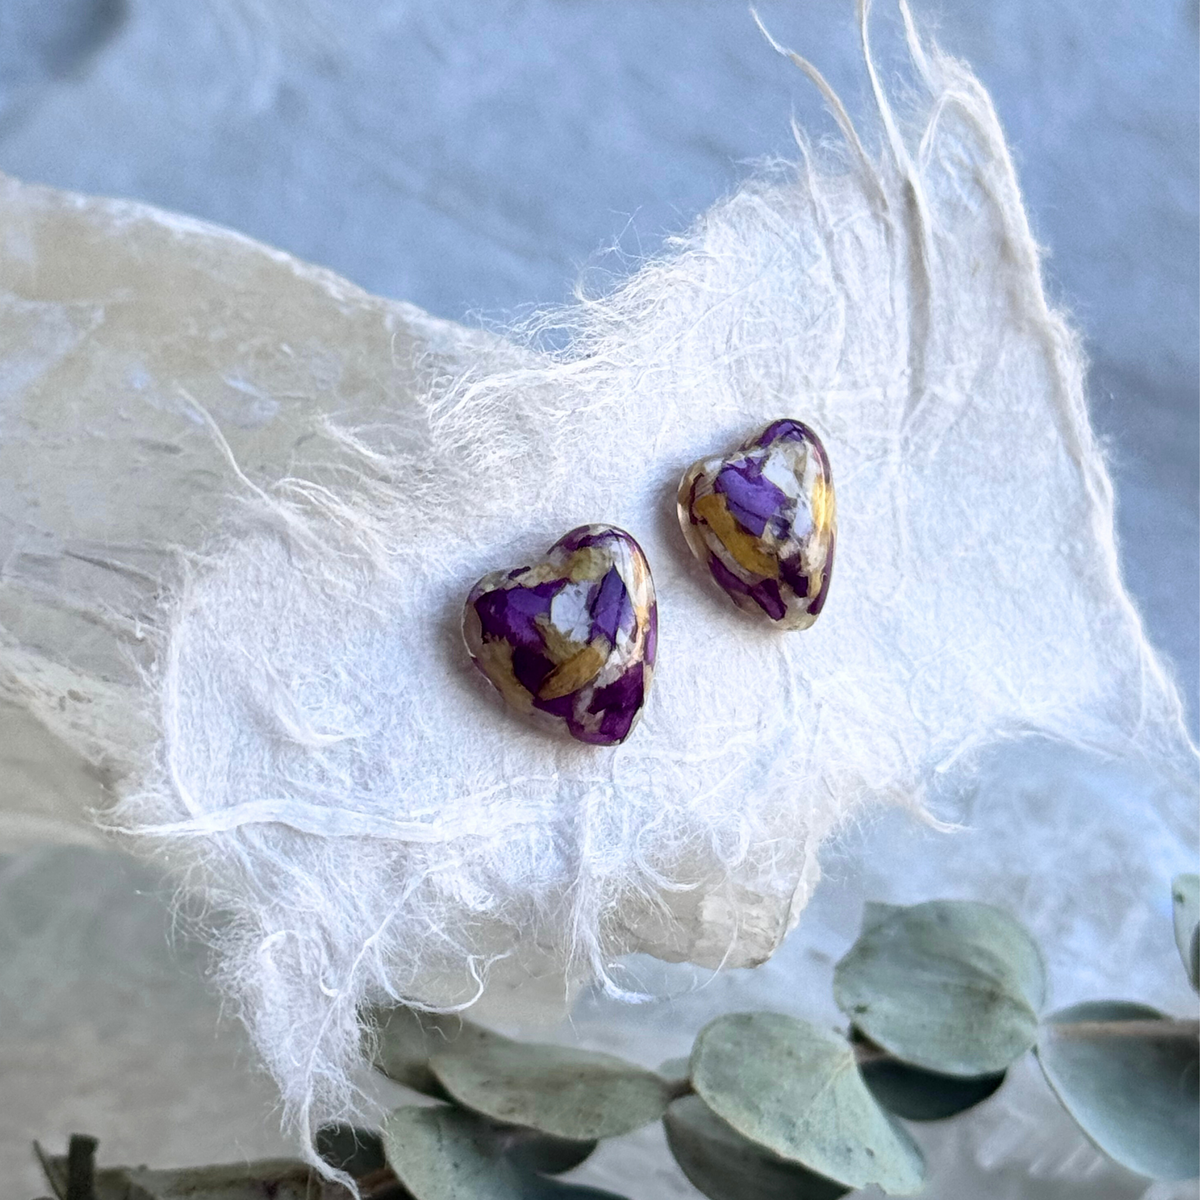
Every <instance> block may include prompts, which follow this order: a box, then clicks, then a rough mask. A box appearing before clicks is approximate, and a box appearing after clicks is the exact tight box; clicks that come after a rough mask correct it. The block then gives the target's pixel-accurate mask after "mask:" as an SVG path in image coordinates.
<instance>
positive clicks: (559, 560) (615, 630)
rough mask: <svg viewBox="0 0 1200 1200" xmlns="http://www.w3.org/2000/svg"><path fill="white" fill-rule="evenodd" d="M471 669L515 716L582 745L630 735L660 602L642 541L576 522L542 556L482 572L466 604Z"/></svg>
mask: <svg viewBox="0 0 1200 1200" xmlns="http://www.w3.org/2000/svg"><path fill="white" fill-rule="evenodd" d="M463 640H464V641H465V642H466V644H467V650H468V651H469V652H470V655H471V658H472V659H473V660H474V662H475V665H476V666H477V667H478V668H479V669H480V670H481V671H482V672H483V674H484V675H486V676H487V678H488V680H489V682H491V684H492V685H493V686H494V687H495V688H496V690H497V691H498V692H499V693H500V694H501V696H503V697H504V699H505V700H506V701H507V702H508V703H509V704H510V705H511V706H512V707H513V708H515V709H516V710H517V711H518V712H520V713H524V714H525V715H526V716H528V717H531V718H533V719H534V720H535V721H536V722H537V723H538V724H540V725H542V726H544V727H548V728H554V729H557V730H560V731H565V732H567V733H569V734H570V735H571V737H573V738H576V739H578V740H579V741H581V742H590V743H592V744H593V745H597V746H615V745H617V744H618V743H620V742H623V741H624V740H625V739H626V738H627V737H628V736H629V734H630V731H631V730H632V729H633V727H634V725H635V724H636V723H637V719H638V717H639V716H640V715H641V711H642V705H643V704H644V703H645V701H646V693H647V692H648V690H649V688H650V679H651V677H652V675H653V673H654V653H655V648H656V644H657V640H658V607H657V605H656V603H655V599H654V581H653V580H652V579H651V577H650V566H649V564H648V563H647V561H646V555H645V554H644V553H643V551H642V548H641V546H639V545H638V544H637V542H636V541H634V539H633V538H632V537H631V536H630V535H629V534H628V533H626V532H625V531H624V530H623V529H617V528H616V527H615V526H612V525H581V526H580V527H579V528H578V529H572V530H571V532H570V533H568V534H566V535H565V536H564V537H561V538H559V540H558V541H557V542H555V543H554V545H553V546H551V547H550V549H549V551H548V552H547V553H546V556H545V558H543V559H541V560H540V561H538V562H536V563H534V564H533V565H532V566H528V567H518V568H517V569H516V570H515V571H495V572H493V573H492V574H491V575H485V576H484V577H483V578H482V579H481V580H480V581H479V582H478V583H477V584H476V585H475V586H474V587H473V588H472V589H471V593H470V595H469V596H468V597H467V603H466V607H465V609H464V610H463Z"/></svg>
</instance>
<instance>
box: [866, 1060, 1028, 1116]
mask: <svg viewBox="0 0 1200 1200" xmlns="http://www.w3.org/2000/svg"><path fill="white" fill-rule="evenodd" d="M858 1069H859V1072H860V1073H861V1075H862V1077H863V1082H864V1083H865V1084H866V1085H867V1090H868V1091H870V1093H871V1095H872V1096H874V1097H875V1099H876V1100H878V1101H879V1103H880V1104H881V1105H883V1107H884V1108H886V1109H887V1110H888V1112H890V1113H895V1115H896V1116H898V1117H903V1118H904V1119H905V1120H906V1121H941V1120H944V1119H945V1118H946V1117H953V1116H956V1115H957V1114H958V1113H960V1112H965V1111H966V1110H967V1109H968V1108H974V1107H975V1105H976V1104H979V1103H981V1102H982V1101H984V1100H986V1099H987V1098H988V1097H989V1096H990V1095H992V1094H993V1093H994V1092H995V1091H996V1089H997V1088H999V1086H1000V1085H1001V1084H1002V1083H1003V1082H1004V1076H1005V1072H1004V1071H1000V1072H999V1073H997V1074H995V1075H976V1076H966V1075H942V1074H941V1073H940V1072H938V1071H926V1070H925V1069H924V1068H923V1067H913V1066H909V1064H908V1063H902V1062H899V1061H898V1060H896V1059H894V1058H881V1059H874V1060H872V1061H869V1062H865V1063H859V1065H858Z"/></svg>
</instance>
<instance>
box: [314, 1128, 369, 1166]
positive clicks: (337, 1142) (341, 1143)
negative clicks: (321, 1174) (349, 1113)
mask: <svg viewBox="0 0 1200 1200" xmlns="http://www.w3.org/2000/svg"><path fill="white" fill-rule="evenodd" d="M315 1142H316V1147H317V1153H318V1154H319V1155H320V1156H321V1158H322V1160H323V1161H325V1162H327V1163H328V1164H329V1165H330V1166H331V1167H333V1168H335V1169H336V1170H338V1171H345V1172H346V1174H347V1175H353V1176H354V1177H355V1178H358V1177H359V1176H360V1175H369V1174H370V1173H371V1172H372V1171H378V1170H380V1169H381V1168H382V1167H385V1166H386V1165H387V1159H386V1158H385V1157H384V1154H383V1139H382V1138H381V1137H380V1136H379V1134H378V1133H377V1132H376V1131H375V1130H373V1129H356V1128H355V1127H354V1126H353V1125H341V1124H338V1125H325V1126H322V1127H321V1128H320V1129H318V1130H317V1136H316V1139H315Z"/></svg>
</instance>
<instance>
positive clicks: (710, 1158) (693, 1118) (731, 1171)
mask: <svg viewBox="0 0 1200 1200" xmlns="http://www.w3.org/2000/svg"><path fill="white" fill-rule="evenodd" d="M663 1125H664V1126H665V1128H666V1131H667V1145H668V1146H670V1148H671V1153H672V1154H673V1155H674V1156H675V1161H676V1162H678V1163H679V1165H680V1167H681V1168H682V1170H683V1173H684V1174H685V1175H686V1176H687V1177H688V1179H689V1180H691V1182H692V1183H693V1184H694V1185H695V1186H696V1187H697V1188H698V1189H699V1190H700V1191H702V1192H703V1193H704V1194H705V1195H706V1196H708V1197H709V1200H837V1197H839V1196H844V1195H845V1194H846V1193H847V1192H848V1191H850V1189H849V1188H848V1187H846V1185H845V1184H841V1183H835V1182H834V1181H833V1180H832V1179H826V1178H825V1177H824V1176H823V1175H817V1174H816V1173H814V1172H813V1171H810V1170H808V1168H807V1167H802V1166H801V1165H800V1164H799V1163H796V1162H789V1161H788V1159H786V1158H780V1157H779V1155H778V1154H774V1153H772V1152H771V1151H770V1150H768V1149H767V1148H766V1147H765V1146H759V1145H756V1144H755V1143H754V1142H752V1141H750V1139H749V1138H745V1137H743V1136H742V1135H741V1134H740V1133H738V1131H737V1130H736V1129H734V1128H733V1126H731V1125H729V1124H727V1123H726V1122H725V1121H722V1120H721V1118H720V1117H718V1116H717V1115H716V1113H714V1112H713V1111H712V1109H710V1108H709V1107H708V1105H706V1104H705V1103H704V1101H703V1100H701V1099H700V1097H699V1096H685V1097H684V1098H683V1099H682V1100H676V1101H675V1103H674V1104H672V1105H671V1107H670V1108H668V1109H667V1114H666V1116H665V1117H663Z"/></svg>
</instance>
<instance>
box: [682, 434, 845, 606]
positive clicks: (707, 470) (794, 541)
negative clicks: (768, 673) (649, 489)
mask: <svg viewBox="0 0 1200 1200" xmlns="http://www.w3.org/2000/svg"><path fill="white" fill-rule="evenodd" d="M678 500H679V523H680V525H681V526H682V527H683V534H684V537H685V538H687V543H688V545H689V546H690V547H691V550H692V553H693V554H695V556H696V557H697V558H698V559H699V560H700V561H701V562H702V563H704V565H705V566H706V568H707V569H708V573H709V574H710V575H711V577H712V579H713V581H714V582H715V583H716V584H717V586H718V587H720V589H721V590H722V591H723V592H724V593H725V594H726V595H727V596H728V597H729V598H730V599H731V600H732V601H733V602H734V604H736V605H737V606H738V608H740V609H741V610H742V611H743V612H746V613H749V614H751V615H752V616H756V617H762V618H765V619H767V620H769V621H772V622H774V623H775V624H776V625H778V627H779V628H781V629H807V628H808V627H809V626H810V625H811V624H812V623H813V622H814V621H815V620H816V619H817V617H818V616H820V614H821V610H822V608H824V606H825V598H826V596H827V595H828V593H829V578H830V574H831V572H832V570H833V551H834V546H835V544H836V541H837V503H836V500H835V498H834V491H833V475H832V473H831V472H830V469H829V456H828V455H827V454H826V453H825V447H824V446H823V445H822V444H821V439H820V438H819V437H818V436H817V435H816V433H814V432H813V430H812V429H810V428H809V427H808V426H807V425H805V424H804V423H803V422H802V421H793V420H780V421H772V422H771V424H770V425H768V426H766V428H765V429H762V430H760V431H759V432H758V433H756V434H755V435H754V436H753V437H751V438H749V439H748V440H747V441H745V442H743V443H742V445H741V446H739V447H738V449H737V450H735V451H734V452H733V453H732V454H728V455H725V456H723V457H713V458H706V459H701V460H700V461H699V462H696V463H693V464H692V465H691V466H690V467H689V468H688V469H687V471H686V472H684V476H683V479H682V481H681V482H680V484H679V497H678Z"/></svg>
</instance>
